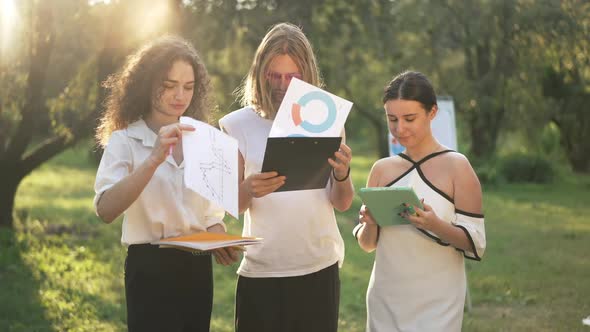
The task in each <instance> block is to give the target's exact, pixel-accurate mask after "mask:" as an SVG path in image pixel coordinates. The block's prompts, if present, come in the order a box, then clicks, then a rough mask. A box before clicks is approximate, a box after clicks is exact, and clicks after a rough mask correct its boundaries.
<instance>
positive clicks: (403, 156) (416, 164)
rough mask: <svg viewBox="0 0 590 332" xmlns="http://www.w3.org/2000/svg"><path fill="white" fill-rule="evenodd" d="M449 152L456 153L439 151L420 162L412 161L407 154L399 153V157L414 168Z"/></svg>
mask: <svg viewBox="0 0 590 332" xmlns="http://www.w3.org/2000/svg"><path fill="white" fill-rule="evenodd" d="M447 152H455V150H451V149H447V150H442V151H438V152H433V153H431V154H429V155H427V156H426V157H424V158H422V159H420V160H418V161H414V160H412V158H410V157H409V156H408V155H407V154H405V153H403V152H402V153H399V154H398V156H400V157H402V158H403V159H405V160H407V161H409V162H411V163H412V164H414V166H418V165H420V164H422V163H424V162H425V161H427V160H429V159H432V158H434V157H436V156H438V155H441V154H443V153H447Z"/></svg>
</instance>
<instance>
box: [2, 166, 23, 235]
mask: <svg viewBox="0 0 590 332" xmlns="http://www.w3.org/2000/svg"><path fill="white" fill-rule="evenodd" d="M2 166H3V167H2V168H0V174H2V185H0V227H7V228H12V227H13V225H14V219H13V216H12V213H13V210H14V198H15V197H16V190H17V189H18V186H19V184H20V182H21V181H22V179H23V175H22V172H21V171H20V167H19V165H18V164H16V163H11V164H8V165H6V164H4V165H2Z"/></svg>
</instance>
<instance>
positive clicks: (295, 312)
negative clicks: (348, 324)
mask: <svg viewBox="0 0 590 332" xmlns="http://www.w3.org/2000/svg"><path fill="white" fill-rule="evenodd" d="M339 303H340V276H339V271H338V264H334V265H332V266H330V267H327V268H325V269H323V270H320V271H318V272H315V273H311V274H307V275H303V276H298V277H285V278H247V277H243V276H240V277H238V285H237V290H236V317H235V326H236V331H237V332H254V331H255V332H316V331H317V332H335V331H337V330H338V306H339Z"/></svg>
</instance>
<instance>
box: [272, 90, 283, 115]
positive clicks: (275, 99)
mask: <svg viewBox="0 0 590 332" xmlns="http://www.w3.org/2000/svg"><path fill="white" fill-rule="evenodd" d="M285 92H286V91H285V90H280V89H276V90H272V92H271V97H272V107H273V110H272V113H274V114H276V113H277V112H278V111H279V107H280V106H281V103H282V102H283V98H285Z"/></svg>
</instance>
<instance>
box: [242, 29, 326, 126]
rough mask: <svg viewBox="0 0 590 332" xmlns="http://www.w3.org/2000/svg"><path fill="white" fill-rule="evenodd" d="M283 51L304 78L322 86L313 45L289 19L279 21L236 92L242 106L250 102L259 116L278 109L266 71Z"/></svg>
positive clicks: (261, 43) (270, 116) (271, 113)
mask: <svg viewBox="0 0 590 332" xmlns="http://www.w3.org/2000/svg"><path fill="white" fill-rule="evenodd" d="M285 54H286V55H288V56H289V57H291V59H292V60H293V61H294V62H295V64H296V65H297V67H298V69H299V70H300V71H301V75H302V79H303V81H305V82H307V83H310V84H312V85H315V86H317V87H323V82H322V78H321V76H320V71H319V68H318V65H317V61H316V58H315V55H314V53H313V48H312V46H311V43H310V42H309V40H308V39H307V37H306V36H305V34H303V31H302V30H301V29H300V28H299V27H297V26H295V25H293V24H291V23H279V24H277V25H275V26H273V27H272V28H271V29H270V30H269V31H268V32H267V33H266V36H264V38H263V39H262V42H260V45H258V49H257V50H256V54H255V55H254V61H253V62H252V65H251V66H250V70H249V72H248V76H246V79H245V80H244V83H243V84H242V85H241V86H240V87H239V88H238V89H237V90H236V92H235V93H236V95H237V97H238V99H239V101H240V103H241V104H242V106H252V107H254V109H255V110H256V112H258V114H260V115H261V116H262V117H264V118H269V119H274V117H275V115H276V113H277V111H278V110H277V109H275V108H276V106H274V105H273V102H272V96H271V86H270V83H269V82H268V80H267V79H266V72H267V70H268V66H269V65H270V63H271V62H272V60H273V59H274V58H275V57H276V56H278V55H285Z"/></svg>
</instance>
